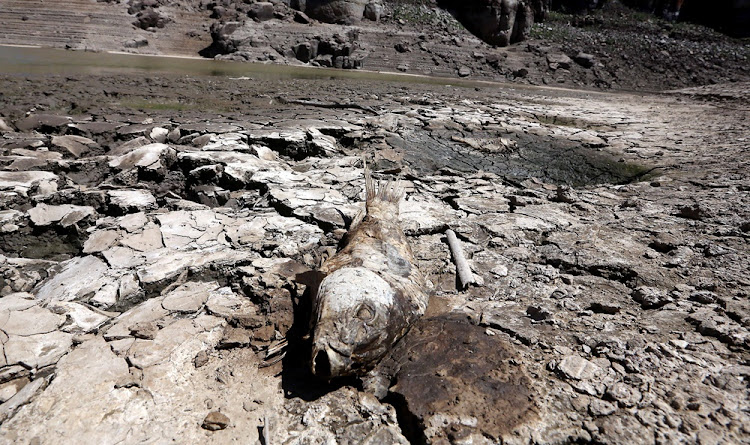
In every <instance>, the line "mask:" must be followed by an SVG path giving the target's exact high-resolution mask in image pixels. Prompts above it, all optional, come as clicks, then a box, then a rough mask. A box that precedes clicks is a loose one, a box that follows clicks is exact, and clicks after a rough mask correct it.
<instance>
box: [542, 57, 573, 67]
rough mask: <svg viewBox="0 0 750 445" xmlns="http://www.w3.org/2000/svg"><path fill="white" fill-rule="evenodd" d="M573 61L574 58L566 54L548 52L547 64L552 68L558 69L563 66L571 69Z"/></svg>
mask: <svg viewBox="0 0 750 445" xmlns="http://www.w3.org/2000/svg"><path fill="white" fill-rule="evenodd" d="M571 63H573V59H571V58H570V57H568V56H567V55H565V54H547V64H548V65H549V67H550V69H553V70H556V69H558V68H561V69H564V70H567V69H570V64H571Z"/></svg>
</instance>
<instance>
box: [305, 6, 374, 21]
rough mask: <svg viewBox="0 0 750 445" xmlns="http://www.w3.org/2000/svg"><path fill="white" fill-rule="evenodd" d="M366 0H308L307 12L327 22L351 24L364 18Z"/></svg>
mask: <svg viewBox="0 0 750 445" xmlns="http://www.w3.org/2000/svg"><path fill="white" fill-rule="evenodd" d="M367 3H368V2H367V1H366V0H308V1H307V2H306V5H305V13H306V14H307V15H309V16H310V17H312V18H314V19H317V20H320V21H321V22H326V23H340V24H347V25H351V24H353V23H356V22H358V21H360V20H362V17H363V16H364V14H365V5H366V4H367Z"/></svg>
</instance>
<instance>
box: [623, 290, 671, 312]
mask: <svg viewBox="0 0 750 445" xmlns="http://www.w3.org/2000/svg"><path fill="white" fill-rule="evenodd" d="M632 296H633V300H635V301H636V302H638V303H640V304H641V306H642V307H643V308H644V309H654V308H660V307H662V306H664V305H665V304H668V303H671V302H672V301H673V300H672V297H670V296H669V295H667V293H666V292H665V291H663V290H661V289H656V288H653V287H648V286H641V287H639V288H637V289H636V290H634V291H633V294H632Z"/></svg>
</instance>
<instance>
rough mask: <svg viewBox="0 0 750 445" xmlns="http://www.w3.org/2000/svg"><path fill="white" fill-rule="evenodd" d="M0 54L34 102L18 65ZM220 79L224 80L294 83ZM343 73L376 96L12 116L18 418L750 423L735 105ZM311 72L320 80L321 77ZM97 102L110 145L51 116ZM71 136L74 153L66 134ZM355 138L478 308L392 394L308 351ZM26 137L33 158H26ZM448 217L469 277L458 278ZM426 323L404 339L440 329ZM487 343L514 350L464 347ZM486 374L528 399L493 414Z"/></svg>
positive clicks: (278, 425)
mask: <svg viewBox="0 0 750 445" xmlns="http://www.w3.org/2000/svg"><path fill="white" fill-rule="evenodd" d="M92 79H93V81H101V80H102V79H106V78H97V77H95V76H92ZM131 81H132V82H133V83H134V84H138V83H139V82H140V80H139V79H137V78H136V76H134V77H132V78H131V77H117V78H113V82H114V83H113V85H115V87H116V88H122V89H123V91H125V90H127V87H125V86H124V85H125V83H127V82H131ZM2 82H3V83H4V84H6V86H7V87H8V88H7V91H9V95H8V96H9V98H10V101H11V103H13V104H14V106H17V107H21V106H24V105H25V104H24V102H23V101H24V100H28V99H25V97H26V96H25V95H20V94H19V95H15V93H14V91H20V90H18V89H15V88H16V86H17V84H16V83H15V82H16V80H14V79H8V78H4V79H3V81H2ZM46 82H47V83H43V84H42V85H41V86H40V88H41V87H50V88H51V87H53V86H54V82H55V81H54V80H48V81H46ZM190 82H192V80H190V79H185V78H178V77H175V78H169V82H167V81H166V80H164V82H163V84H164V85H173V86H176V88H177V89H178V90H186V88H184V85H187V84H190ZM211 82H214V83H213V86H212V88H214V89H215V90H216V97H219V98H220V97H221V95H222V94H224V93H222V91H227V90H230V89H231V88H237V89H238V92H237V97H240V96H241V94H240V91H241V90H239V89H241V88H244V89H248V91H253V89H254V88H256V89H257V91H262V89H263V88H266V87H268V88H271V89H273V88H276V84H274V83H265V84H264V83H263V82H258V83H256V84H253V85H248V84H242V83H240V81H236V80H235V81H230V80H226V79H219V78H214V79H211ZM337 82H339V83H340V84H341V85H339V86H340V87H341V88H344V89H349V90H348V91H350V92H351V94H352V97H351V100H352V101H353V102H354V101H357V102H360V103H362V104H365V105H367V106H368V107H370V108H371V109H372V110H374V111H375V113H374V114H373V113H370V112H365V111H363V110H362V109H361V108H356V107H352V108H342V109H336V110H331V109H321V108H319V107H316V106H315V105H305V104H303V103H280V102H278V101H274V100H270V99H269V98H268V97H267V96H266V97H262V98H260V99H258V100H257V101H255V102H253V101H249V102H248V104H243V105H242V107H241V108H240V109H238V111H237V112H231V113H226V112H217V113H216V114H212V113H213V112H210V113H209V112H207V111H205V110H204V111H201V112H194V111H186V112H184V113H181V112H175V111H170V110H166V111H164V110H153V111H148V112H146V111H140V112H133V111H132V110H131V111H128V109H127V108H122V110H121V111H123V114H115V113H113V112H112V109H111V108H107V107H109V106H110V105H102V108H101V109H95V108H93V107H94V106H93V105H90V107H91V108H88V110H89V112H90V114H86V115H73V116H63V117H65V119H63V120H64V121H65V122H71V124H72V126H67V127H62V128H63V129H62V130H55V131H51V132H47V131H48V130H49V128H47V127H44V128H42V127H38V128H37V129H36V130H35V129H34V128H29V129H28V130H25V131H21V132H17V131H15V129H17V127H18V126H19V122H20V121H21V120H22V119H21V118H20V117H19V119H11V118H7V119H5V122H6V123H7V124H9V125H14V126H15V127H14V128H13V129H11V130H10V131H9V130H8V129H6V130H3V133H2V138H1V139H0V157H2V163H1V165H2V166H3V167H2V168H3V169H4V170H3V171H0V203H2V206H3V207H2V209H0V210H1V211H2V213H0V239H2V243H0V249H2V256H0V272H1V274H0V295H2V297H1V298H0V343H1V344H2V354H0V403H1V404H0V422H2V425H0V436H1V437H3V440H7V441H9V442H15V443H51V442H55V443H82V442H85V443H137V442H148V443H163V442H171V441H177V442H186V443H198V442H200V443H229V442H232V441H242V442H245V443H257V441H259V440H268V441H269V442H270V443H274V444H275V443H286V444H303V443H372V444H383V443H389V444H390V443H409V442H411V443H420V442H428V443H433V442H434V443H445V442H440V441H447V442H450V443H468V442H467V441H468V440H472V441H473V442H472V443H492V442H498V441H504V443H505V442H508V443H570V442H580V443H614V444H632V443H677V442H687V443H697V442H700V443H741V442H746V441H748V440H749V438H750V431H749V430H748V425H750V416H749V415H748V409H749V408H750V407H749V406H748V396H749V395H750V392H749V390H748V384H747V382H748V379H749V378H750V368H748V366H746V364H747V362H748V358H749V357H750V356H748V350H749V347H750V331H748V329H749V323H750V317H749V316H748V307H749V304H748V292H749V291H750V281H748V278H747V277H748V233H749V232H750V203H749V202H748V195H747V193H748V190H750V180H749V179H748V176H747V174H746V173H747V171H748V161H747V159H749V157H748V156H750V153H748V151H749V150H750V149H749V148H748V147H749V146H748V143H747V138H748V135H749V134H750V133H749V131H748V130H749V127H748V122H747V120H746V113H745V112H744V111H741V110H736V109H734V107H725V106H719V104H717V103H715V102H710V101H708V102H707V101H697V100H694V99H691V98H690V97H688V96H684V95H679V94H678V95H670V96H663V95H658V96H657V95H641V96H638V95H629V94H593V93H581V92H569V91H568V92H566V91H560V90H505V89H500V88H494V87H486V88H482V89H481V90H479V91H477V90H474V89H468V88H464V89H457V88H448V87H435V86H425V85H410V88H411V90H410V89H409V88H406V87H403V88H402V87H398V86H395V87H394V86H383V85H379V84H377V83H370V84H366V87H367V89H369V91H359V92H357V91H356V90H357V88H359V89H360V90H364V89H365V88H363V86H362V85H361V84H358V85H355V84H350V83H345V82H341V81H337ZM292 84H293V85H296V86H297V87H298V88H299V87H300V86H304V87H306V88H308V89H307V91H308V93H307V94H306V95H305V96H306V97H308V98H309V97H310V96H312V97H314V98H315V99H316V100H319V101H325V100H329V97H328V96H327V94H328V92H327V90H326V88H332V87H331V84H330V83H327V81H305V82H302V81H294V82H293V83H292ZM269 85H270V87H269ZM278 86H279V87H284V88H288V87H289V84H278ZM312 87H316V88H319V89H318V90H315V91H313V90H312V89H311V88H312ZM170 88H172V87H170V86H162V87H160V88H154V91H160V92H161V93H163V94H165V95H170V94H175V91H174V90H171V89H170ZM716 88H718V87H716ZM56 91H57V92H58V94H61V95H62V94H64V93H62V92H63V91H67V90H65V89H58V90H56ZM328 91H330V90H328ZM729 91H731V88H730V89H729ZM286 92H287V95H290V96H294V95H295V94H296V92H295V91H294V90H293V89H288V90H286ZM375 94H377V99H373V98H372V97H371V96H372V95H375ZM298 96H299V97H302V94H298ZM244 97H251V95H250V94H249V93H248V94H247V95H244ZM94 99H96V97H94ZM734 100H738V102H735V105H738V106H744V107H746V106H747V104H746V102H742V101H741V100H740V99H734ZM102 103H105V101H102ZM114 107H117V105H114ZM0 111H1V110H0ZM9 114H12V113H9ZM96 122H102V123H109V124H112V125H111V126H110V128H111V130H110V131H112V132H115V131H116V132H117V135H113V134H109V133H108V134H106V135H98V134H90V133H86V134H85V137H87V138H90V139H91V140H92V141H93V142H95V143H96V144H97V146H98V147H100V149H101V151H96V150H92V151H86V150H83V149H81V150H80V151H79V150H78V149H79V148H81V147H80V146H78V145H72V144H68V142H65V144H68V145H69V146H70V147H73V148H74V149H73V150H71V148H70V147H68V148H66V145H62V144H63V142H61V141H60V139H59V137H61V136H64V134H60V133H64V132H65V131H71V132H75V131H77V130H75V131H74V130H73V129H75V128H84V127H85V126H86V125H90V124H92V123H96ZM155 128H163V129H165V130H168V131H167V133H166V137H165V132H164V131H157V130H155ZM131 130H132V131H131ZM34 131H36V133H33V132H34ZM55 138H58V139H55ZM139 138H144V140H142V141H140V142H137V143H133V142H132V141H136V140H139ZM55 141H56V142H55ZM73 141H75V142H76V143H83V142H80V140H75V139H73ZM84 142H85V141H84ZM144 142H145V144H144ZM55 144H57V146H58V147H62V148H64V149H61V150H60V151H59V153H61V154H62V156H61V157H60V156H50V155H49V154H50V152H49V151H48V149H51V148H52V146H54V145H55ZM83 144H84V145H85V146H86V147H93V146H94V145H93V144H90V143H83ZM139 144H140V145H139ZM19 150H23V151H19ZM97 150H99V149H97ZM363 153H364V154H365V155H366V156H368V157H369V158H370V159H371V160H372V165H373V166H374V167H373V168H374V169H375V170H376V171H377V172H379V175H380V177H382V178H392V177H395V176H394V174H396V173H397V174H400V177H401V179H402V181H403V182H404V185H405V186H406V190H407V197H406V199H405V200H404V201H403V202H402V204H401V215H402V220H403V225H404V229H405V231H406V233H407V235H408V236H409V237H410V240H411V243H412V245H413V247H414V251H415V256H416V259H417V261H418V262H419V266H420V268H421V269H422V270H423V271H424V273H425V274H426V276H427V277H428V280H429V289H428V291H429V292H430V293H431V294H432V305H431V308H430V309H429V310H428V316H430V317H432V316H435V315H436V314H443V315H444V313H446V312H447V313H449V315H450V316H451V317H453V318H451V320H453V321H451V322H450V323H453V324H451V326H454V325H455V326H454V327H451V329H453V330H454V331H455V332H459V333H460V332H465V333H467V337H466V338H463V339H462V338H450V339H441V340H440V341H445V342H447V343H448V344H446V345H445V348H444V350H446V351H447V350H451V351H460V353H458V352H457V353H456V354H457V355H455V356H452V357H448V358H446V360H445V361H443V358H442V357H441V356H440V354H428V355H429V356H421V355H419V354H415V355H414V356H412V357H411V358H409V366H402V365H404V363H399V357H401V359H403V358H404V357H406V356H407V355H408V354H406V355H403V356H395V357H391V358H390V359H389V360H390V361H391V362H390V363H389V365H388V366H389V367H390V368H389V369H388V370H386V371H388V372H390V374H389V377H390V380H389V381H388V382H387V383H388V386H389V387H390V392H389V394H388V396H387V397H385V399H383V401H379V400H378V399H376V398H375V397H373V396H372V395H370V394H368V393H367V392H366V391H363V390H362V389H361V388H357V387H356V385H355V382H352V381H342V382H333V383H332V384H328V383H325V382H319V381H316V380H315V379H314V377H313V376H312V375H311V374H310V373H309V371H308V370H307V369H308V367H307V363H306V362H305V360H307V357H305V355H304V354H305V343H304V340H303V339H302V335H303V334H304V331H305V330H306V328H307V325H306V324H307V321H306V320H305V319H304V315H305V314H304V307H305V301H304V298H305V294H304V291H305V286H304V284H302V283H301V282H299V281H297V280H295V278H294V277H295V276H296V275H297V274H298V273H300V272H304V271H306V270H309V269H310V268H314V267H315V266H316V265H317V264H318V262H319V260H320V258H323V257H325V256H326V255H328V254H330V252H331V250H333V249H335V245H336V243H337V242H338V240H339V238H340V237H341V235H342V234H343V232H344V229H345V227H346V224H347V222H348V221H349V220H351V219H352V218H354V217H355V216H356V215H357V213H358V212H359V211H360V210H361V209H362V192H363V188H364V178H363V175H362V163H361V157H362V155H363ZM29 158H30V159H33V160H34V163H33V165H35V167H34V169H33V170H31V169H29V170H15V169H13V168H11V166H13V165H14V163H15V162H18V161H20V160H25V159H29ZM24 162H25V161H24ZM15 165H19V164H15ZM447 228H451V229H452V230H454V231H455V233H456V234H457V236H458V238H459V239H460V240H461V243H462V247H463V249H464V251H465V252H466V254H467V258H468V259H469V262H470V264H471V266H472V268H473V273H474V274H475V275H476V277H477V281H478V283H477V285H475V286H472V287H470V288H469V289H468V290H467V291H464V292H459V291H457V290H456V276H455V266H454V265H453V263H452V262H451V257H450V252H449V251H448V247H447V245H446V244H445V241H444V239H443V237H442V233H443V232H444V231H445V230H446V229H447ZM53 240H59V242H61V243H62V242H64V243H68V244H66V246H68V247H67V248H66V250H60V249H56V248H54V246H50V245H49V243H50V242H52V241H53ZM65 240H67V241H65ZM72 241H75V242H72ZM31 251H34V252H35V253H34V255H27V254H26V253H27V252H31ZM428 320H429V319H428ZM456 320H459V321H456ZM425 323H429V321H425ZM461 323H464V324H463V325H461ZM431 326H432V325H430V324H427V325H425V326H424V327H421V328H420V330H419V332H421V333H422V334H420V335H426V334H424V333H425V332H426V333H429V332H430V329H433V328H434V326H433V327H431ZM469 334H470V336H471V339H470V338H469V337H468V336H469ZM415 335H416V334H415ZM482 336H484V337H486V338H484V337H482ZM428 337H429V336H428ZM284 338H287V339H288V340H289V342H290V346H289V348H288V350H287V352H286V356H285V357H283V359H280V356H278V355H274V346H276V345H277V343H278V341H279V340H282V339H284ZM407 338H408V336H407ZM470 340H471V341H470ZM412 341H414V344H415V345H416V346H414V347H413V348H412V349H410V351H412V352H413V351H420V350H425V351H427V350H431V349H430V348H433V349H434V348H435V347H437V346H436V345H435V344H430V343H429V342H430V341H432V340H430V338H427V339H426V340H424V341H423V340H421V337H415V339H413V340H412ZM452 342H456V343H455V344H453V343H452ZM472 342H473V343H472ZM407 344H409V343H407ZM472 344H475V345H481V348H480V347H479V346H477V347H476V349H472V348H473V347H474V346H472ZM493 345H501V346H498V347H501V348H502V349H503V351H505V352H504V354H507V360H505V361H503V363H502V367H501V366H499V365H498V366H497V367H492V369H485V367H486V364H487V363H494V362H493V361H492V360H489V359H488V360H486V361H482V360H481V357H480V359H479V360H477V358H476V357H471V356H470V354H471V351H472V350H477V351H485V349H486V348H491V347H494V346H493ZM269 348H270V351H269ZM267 351H268V352H267ZM482 353H485V352H482ZM460 354H466V355H460ZM462 357H463V358H462ZM503 357H506V356H505V355H504V356H503ZM279 359H280V360H279ZM474 360H477V361H476V362H474ZM471 363H477V366H474V365H471ZM481 363H485V364H484V365H481V366H480V364H481ZM448 364H450V366H448ZM443 365H444V366H443ZM501 368H502V369H501ZM408 369H419V370H422V371H423V370H425V369H427V370H430V369H433V370H434V375H432V374H431V375H430V376H429V379H425V381H429V382H435V388H438V387H440V385H442V384H444V386H443V387H444V388H453V389H451V394H448V395H446V393H445V392H440V391H437V390H436V391H435V392H434V393H432V392H428V391H426V392H425V393H424V394H420V393H418V392H415V391H409V390H408V385H409V381H410V379H412V378H414V376H407V375H406V374H405V373H407V372H408V371H407V370H408ZM441 369H442V370H443V371H441ZM446 369H451V370H453V371H450V375H449V373H447V372H448V371H445V370H446ZM472 369H475V370H476V369H478V370H481V373H480V374H476V375H475V374H472V372H473V371H472ZM422 371H420V372H422ZM485 374H486V375H485ZM507 375H512V376H513V378H512V383H513V384H514V385H517V386H515V387H513V388H511V387H510V386H507V385H510V383H509V381H508V380H507V379H505V378H504V376H507ZM499 382H505V383H503V385H506V386H502V385H501V384H500V383H499ZM448 383H450V385H454V386H445V385H448ZM352 385H355V386H352ZM462 385H463V386H462ZM482 385H484V386H482ZM488 385H489V386H488ZM492 385H495V386H492ZM488 388H490V389H488ZM492 388H495V390H497V391H499V390H501V389H502V388H505V389H503V390H507V391H512V392H513V394H514V397H521V398H524V400H526V401H528V403H529V405H528V407H526V408H524V409H523V410H519V414H518V415H517V416H515V417H513V418H512V420H508V421H507V422H508V423H503V424H501V423H502V422H499V421H497V419H500V418H503V417H498V416H495V415H494V414H495V413H494V412H493V411H492V410H493V409H498V408H497V407H496V406H494V405H493V403H490V402H491V401H492V400H494V399H493V397H497V396H498V395H497V394H496V393H493V392H492V391H493V390H492ZM508 388H510V389H508ZM453 391H455V392H456V393H458V394H453V393H452V392H453ZM488 391H489V392H488ZM460 395H463V396H464V399H460V397H458V396H460ZM454 396H455V397H456V400H455V401H454V402H455V403H453V402H452V401H451V400H450V399H448V397H454ZM459 399H460V400H459ZM476 407H482V408H481V409H482V412H481V413H477V412H475V411H472V410H475V409H476ZM212 413H213V414H212ZM472 413H474V414H472ZM488 419H492V420H491V421H490V420H488ZM261 438H262V439H261ZM269 442H264V443H269Z"/></svg>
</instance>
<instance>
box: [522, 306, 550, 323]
mask: <svg viewBox="0 0 750 445" xmlns="http://www.w3.org/2000/svg"><path fill="white" fill-rule="evenodd" d="M526 314H527V315H528V316H529V317H531V319H532V320H535V321H542V320H548V319H550V318H552V312H551V311H550V310H549V309H547V308H546V307H544V306H540V305H532V306H529V307H528V308H527V309H526Z"/></svg>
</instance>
